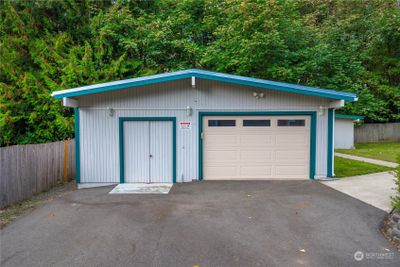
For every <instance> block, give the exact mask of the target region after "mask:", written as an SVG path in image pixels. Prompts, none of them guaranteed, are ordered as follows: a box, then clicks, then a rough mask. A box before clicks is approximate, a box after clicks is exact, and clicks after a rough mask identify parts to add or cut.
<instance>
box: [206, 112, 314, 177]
mask: <svg viewBox="0 0 400 267" xmlns="http://www.w3.org/2000/svg"><path fill="white" fill-rule="evenodd" d="M203 125H204V126H203V155H204V156H203V157H204V158H203V173H204V175H203V176H204V177H203V178H204V179H205V180H233V179H308V178H309V168H310V167H309V166H310V164H309V162H310V118H309V117H308V116H243V117H242V116H241V117H237V116H223V117H222V116H221V117H217V116H210V117H204V118H203Z"/></svg>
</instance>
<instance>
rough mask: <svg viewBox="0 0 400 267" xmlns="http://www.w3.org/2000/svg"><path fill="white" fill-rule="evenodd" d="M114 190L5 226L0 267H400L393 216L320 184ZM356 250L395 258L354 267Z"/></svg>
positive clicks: (80, 195)
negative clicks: (389, 234) (389, 232)
mask: <svg viewBox="0 0 400 267" xmlns="http://www.w3.org/2000/svg"><path fill="white" fill-rule="evenodd" d="M110 190H111V187H107V188H96V189H82V190H78V191H74V192H71V193H69V194H67V195H65V196H63V197H62V198H60V199H56V200H54V201H52V202H51V203H48V204H46V205H45V206H43V207H41V208H39V209H36V210H34V211H33V212H32V213H30V214H28V215H26V216H23V217H21V218H19V219H18V220H17V221H15V222H14V223H13V224H11V225H9V226H7V227H6V228H5V229H3V230H2V232H1V253H2V255H1V264H0V265H1V266H194V265H196V264H198V265H199V266H200V267H201V266H302V265H304V266H400V257H399V254H398V252H395V249H394V247H393V246H392V245H391V244H390V243H389V242H387V241H386V239H385V238H384V237H383V236H382V235H381V233H380V232H379V230H378V228H379V224H380V222H381V220H382V219H383V217H384V216H385V214H386V213H385V212H384V211H382V210H380V209H377V208H375V207H372V206H370V205H368V204H365V203H363V202H361V201H359V200H356V199H354V198H351V197H350V196H347V195H345V194H342V193H340V192H338V191H336V190H333V189H331V188H329V187H326V186H324V185H322V184H320V183H317V182H311V181H302V182H300V181H259V182H243V181H235V182H195V183H188V184H184V185H176V186H174V187H173V188H172V190H171V192H170V194H169V195H108V194H107V192H108V191H110ZM356 251H362V252H365V253H367V252H368V253H394V254H380V255H384V257H389V258H390V257H393V259H376V258H375V259H366V258H364V259H363V260H362V261H360V262H356V261H355V260H354V257H353V255H354V253H355V252H356ZM365 255H366V254H365ZM368 255H372V254H368Z"/></svg>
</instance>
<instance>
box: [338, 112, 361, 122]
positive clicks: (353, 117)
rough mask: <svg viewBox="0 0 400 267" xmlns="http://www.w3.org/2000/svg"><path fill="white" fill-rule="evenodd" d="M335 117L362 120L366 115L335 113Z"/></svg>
mask: <svg viewBox="0 0 400 267" xmlns="http://www.w3.org/2000/svg"><path fill="white" fill-rule="evenodd" d="M335 118H337V119H345V120H353V121H360V120H363V119H364V116H356V115H344V114H335Z"/></svg>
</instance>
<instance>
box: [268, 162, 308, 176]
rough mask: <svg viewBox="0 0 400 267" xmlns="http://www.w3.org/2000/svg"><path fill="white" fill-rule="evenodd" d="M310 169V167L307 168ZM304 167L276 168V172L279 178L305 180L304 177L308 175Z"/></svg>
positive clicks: (284, 166) (282, 166)
mask: <svg viewBox="0 0 400 267" xmlns="http://www.w3.org/2000/svg"><path fill="white" fill-rule="evenodd" d="M307 167H308V166H307ZM307 167H306V166H304V165H281V166H276V167H275V172H276V174H277V175H279V176H286V175H290V176H292V177H293V176H296V177H299V178H303V177H304V175H305V174H306V173H307V170H306V168H307Z"/></svg>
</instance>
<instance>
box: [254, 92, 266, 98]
mask: <svg viewBox="0 0 400 267" xmlns="http://www.w3.org/2000/svg"><path fill="white" fill-rule="evenodd" d="M253 96H254V97H255V98H256V99H259V98H264V93H257V92H253Z"/></svg>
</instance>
